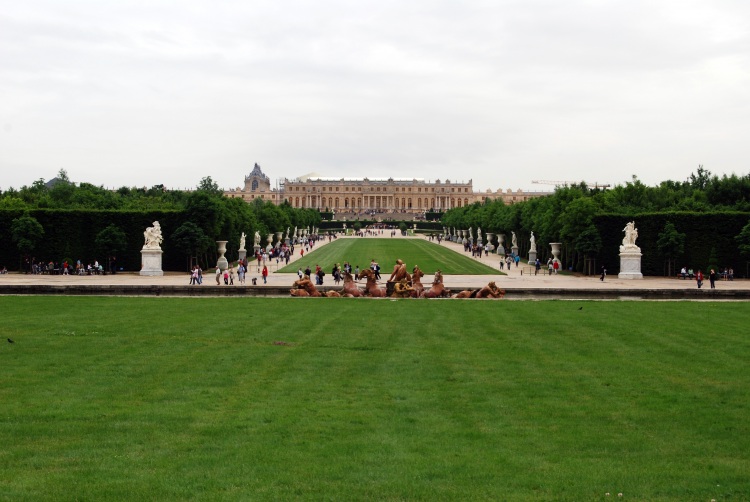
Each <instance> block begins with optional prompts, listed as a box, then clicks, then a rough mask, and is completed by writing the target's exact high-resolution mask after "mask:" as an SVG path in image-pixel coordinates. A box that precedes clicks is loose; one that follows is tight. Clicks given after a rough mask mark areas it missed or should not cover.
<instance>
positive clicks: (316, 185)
mask: <svg viewBox="0 0 750 502" xmlns="http://www.w3.org/2000/svg"><path fill="white" fill-rule="evenodd" d="M550 193H551V192H541V191H540V192H527V191H523V190H520V189H519V190H517V191H515V192H514V191H512V190H510V189H507V190H506V191H502V190H499V189H498V190H497V191H495V192H493V191H491V190H487V191H486V192H475V191H474V188H473V186H472V180H469V181H468V182H466V181H451V180H449V179H446V180H439V179H438V180H435V181H425V180H423V179H419V178H388V179H382V178H324V177H318V176H305V177H300V178H294V179H289V178H283V179H282V180H280V182H279V185H278V187H277V188H273V187H272V186H271V180H270V179H269V178H268V176H266V175H265V174H263V171H262V170H261V168H260V166H259V165H258V164H255V166H254V167H253V170H252V172H250V174H248V175H247V176H245V186H244V187H237V188H236V189H233V190H227V191H225V192H224V195H226V196H227V197H240V198H242V199H243V200H245V201H246V202H252V201H253V200H255V199H257V198H259V199H262V200H268V201H271V202H273V203H274V204H281V203H282V202H284V201H288V202H289V204H291V205H292V206H293V207H297V208H314V209H319V210H326V209H328V210H333V211H335V212H355V213H359V212H378V213H388V212H400V213H423V212H424V211H427V210H430V209H432V210H436V211H441V210H447V209H452V208H454V207H463V206H467V205H469V204H473V203H475V202H484V201H485V200H488V199H489V200H497V199H502V201H503V202H504V203H505V204H513V203H515V202H521V201H525V200H529V199H531V198H534V197H543V196H545V195H549V194H550Z"/></svg>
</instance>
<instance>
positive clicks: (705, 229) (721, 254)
mask: <svg viewBox="0 0 750 502" xmlns="http://www.w3.org/2000/svg"><path fill="white" fill-rule="evenodd" d="M749 220H750V213H745V212H737V211H724V212H714V213H695V212H669V213H644V214H638V215H631V216H627V215H617V214H605V215H600V216H596V217H595V218H594V225H596V228H597V229H598V230H599V233H600V235H601V237H602V250H601V252H600V253H599V257H598V264H599V266H601V265H602V264H603V265H605V266H606V267H607V270H608V272H609V273H612V274H616V273H618V272H619V268H620V244H622V239H623V236H624V235H625V234H624V233H623V228H625V224H626V223H627V222H629V221H635V226H636V228H637V229H638V240H637V241H636V244H637V245H638V246H639V247H640V248H641V253H643V257H642V258H641V272H642V273H643V274H644V275H654V276H660V275H664V265H665V261H666V259H665V257H664V256H663V255H662V254H661V252H660V251H659V247H658V245H657V241H658V240H659V234H660V233H662V232H663V231H664V225H665V224H666V223H667V222H672V224H674V226H675V227H676V229H677V231H678V232H680V233H684V234H685V250H684V253H683V254H682V256H678V257H677V270H679V269H680V268H681V267H682V266H685V267H688V268H690V267H692V268H693V269H694V270H698V269H699V268H700V269H702V270H704V271H705V270H706V269H707V268H708V266H709V265H711V264H710V263H709V257H710V255H711V252H712V250H713V251H714V252H715V256H716V261H717V263H714V264H713V265H716V266H718V267H720V268H721V269H723V268H725V267H726V268H730V267H731V268H734V270H735V272H736V273H737V274H738V275H744V274H745V269H746V263H747V260H746V259H745V258H743V257H741V256H740V255H739V253H738V251H737V243H736V242H735V240H734V238H735V236H736V235H738V234H739V233H740V232H741V231H742V228H743V227H744V226H745V225H747V223H748V221H749Z"/></svg>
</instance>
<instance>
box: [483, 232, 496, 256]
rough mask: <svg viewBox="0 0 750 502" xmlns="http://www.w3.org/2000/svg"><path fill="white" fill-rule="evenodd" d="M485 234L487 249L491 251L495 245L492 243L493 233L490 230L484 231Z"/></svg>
mask: <svg viewBox="0 0 750 502" xmlns="http://www.w3.org/2000/svg"><path fill="white" fill-rule="evenodd" d="M485 236H486V237H487V249H488V250H489V251H490V253H492V252H493V251H494V250H495V245H494V244H493V243H492V241H493V239H494V237H495V234H493V233H492V232H487V233H485Z"/></svg>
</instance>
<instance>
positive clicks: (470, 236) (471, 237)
mask: <svg viewBox="0 0 750 502" xmlns="http://www.w3.org/2000/svg"><path fill="white" fill-rule="evenodd" d="M469 239H473V236H472V235H471V227H469Z"/></svg>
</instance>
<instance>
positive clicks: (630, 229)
mask: <svg viewBox="0 0 750 502" xmlns="http://www.w3.org/2000/svg"><path fill="white" fill-rule="evenodd" d="M622 231H623V232H625V237H623V239H622V246H621V247H622V248H635V247H638V246H636V245H635V240H636V239H637V238H638V229H637V228H635V222H634V221H630V222H628V223H627V225H625V228H623V229H622Z"/></svg>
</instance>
